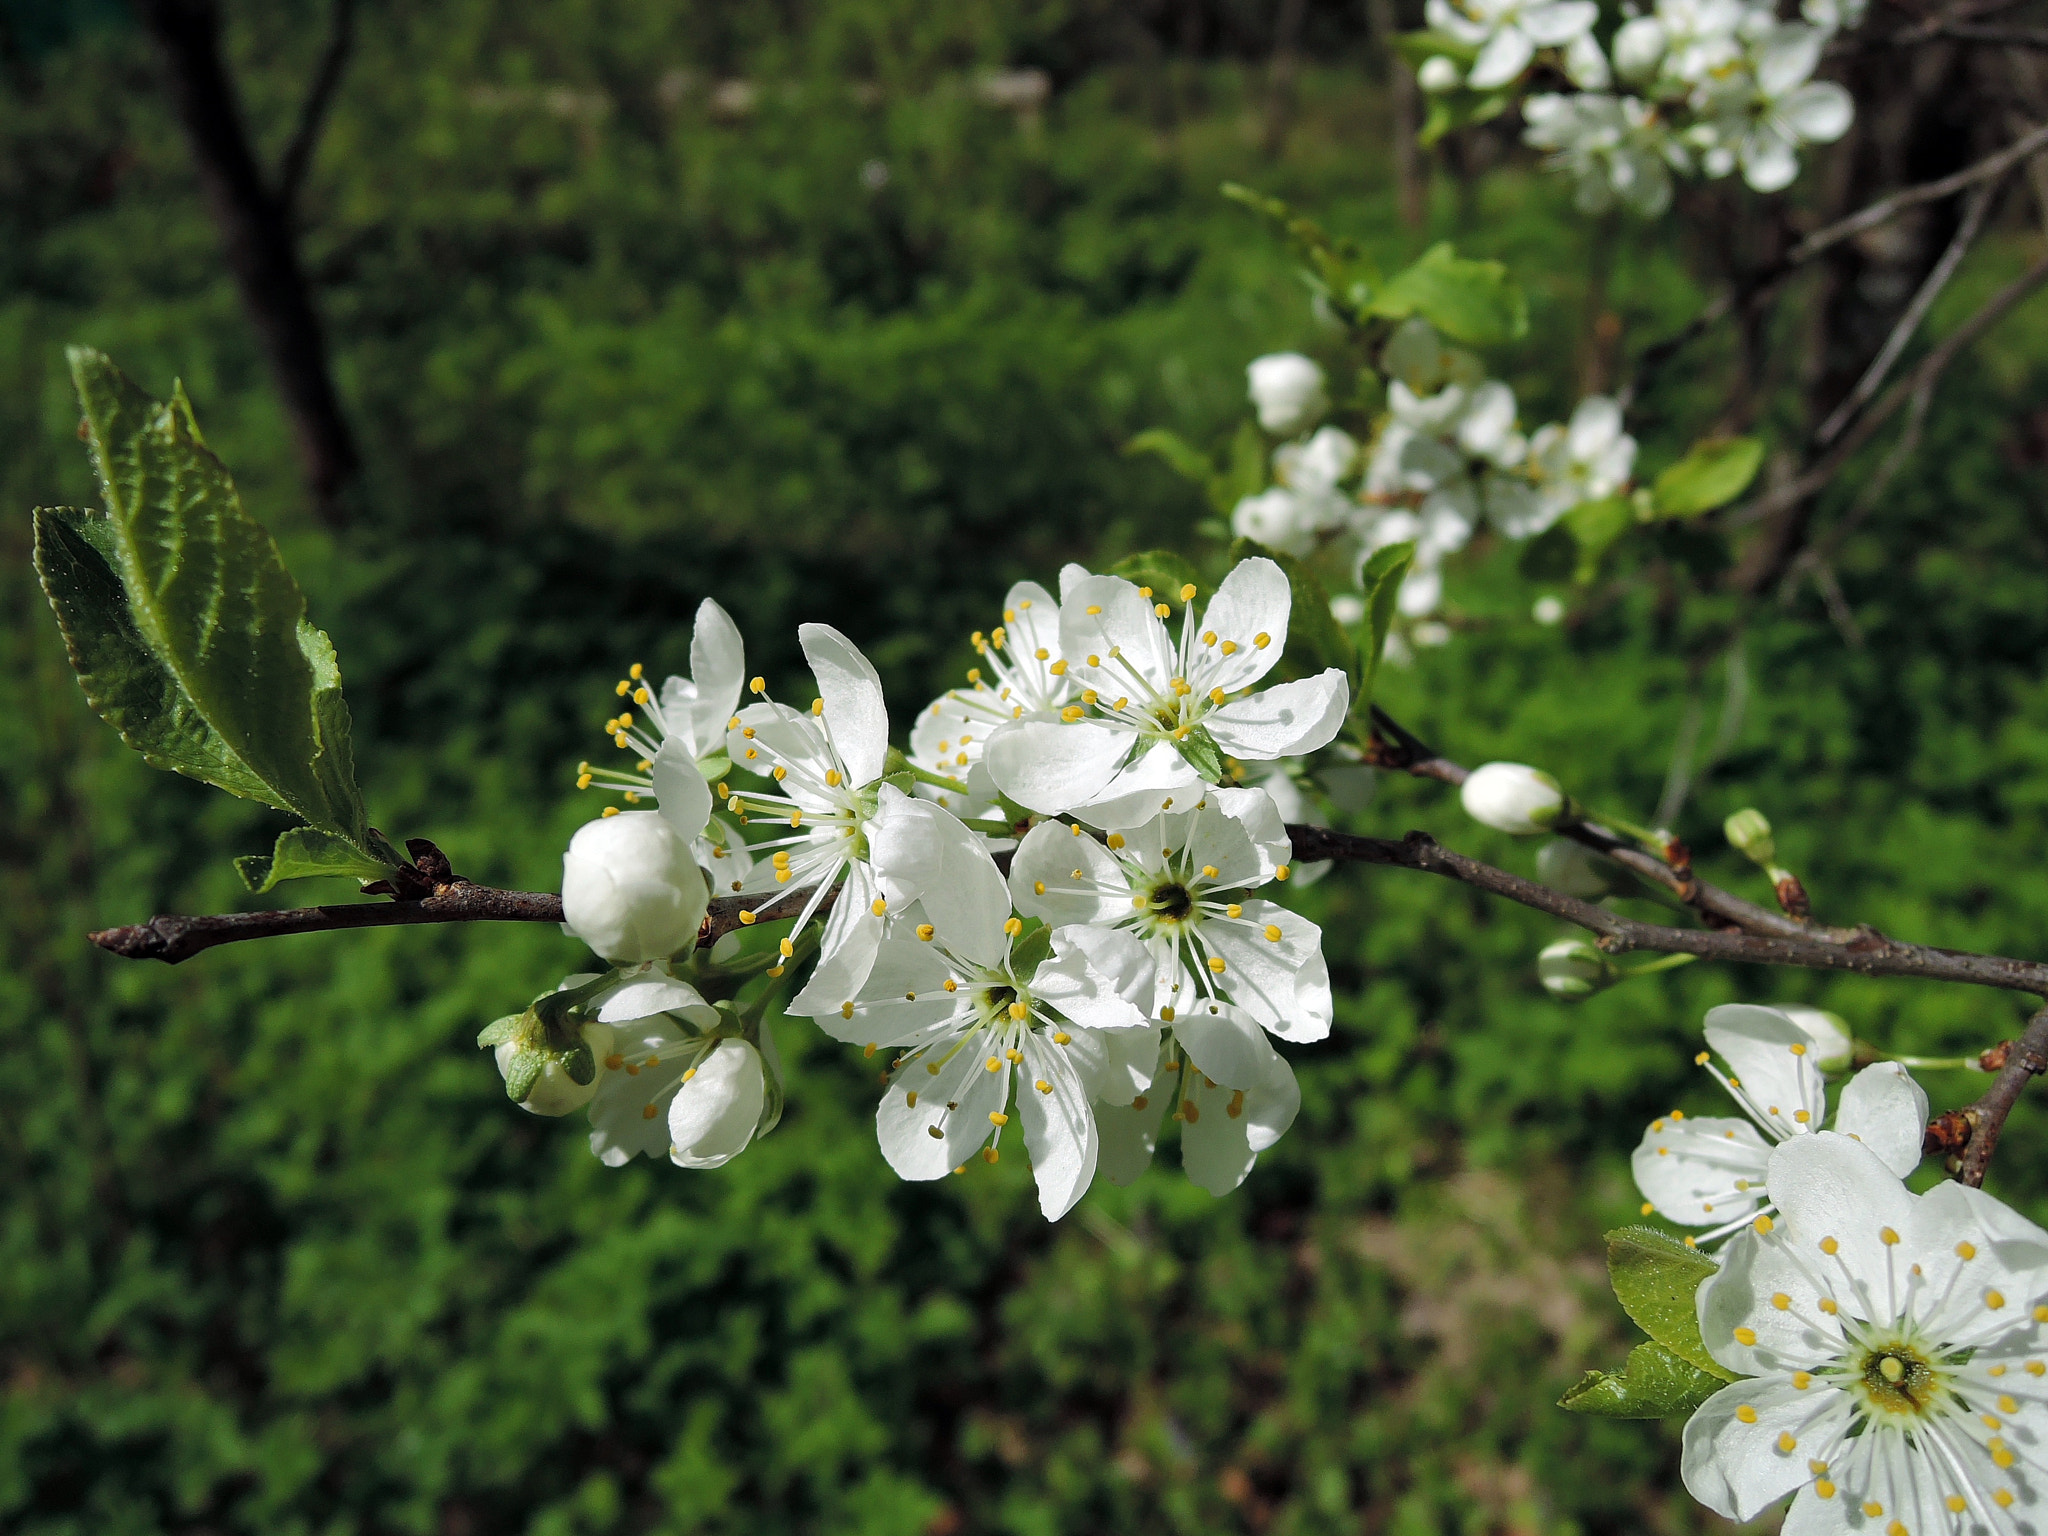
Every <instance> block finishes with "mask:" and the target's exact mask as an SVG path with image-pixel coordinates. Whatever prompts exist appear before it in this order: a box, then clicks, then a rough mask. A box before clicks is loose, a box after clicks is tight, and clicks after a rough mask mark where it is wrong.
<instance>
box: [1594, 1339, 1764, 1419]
mask: <svg viewBox="0 0 2048 1536" xmlns="http://www.w3.org/2000/svg"><path fill="white" fill-rule="evenodd" d="M1724 1385H1726V1383H1725V1382H1723V1381H1722V1380H1721V1378H1719V1377H1717V1376H1709V1375H1708V1374H1707V1373H1706V1372H1705V1371H1703V1370H1701V1369H1699V1368H1698V1367H1697V1366H1695V1365H1692V1364H1690V1363H1688V1362H1687V1361H1685V1360H1681V1359H1680V1358H1679V1357H1678V1356H1677V1355H1675V1354H1673V1353H1672V1352H1671V1351H1670V1350H1668V1349H1666V1348H1665V1347H1664V1346H1663V1345H1662V1344H1654V1343H1653V1344H1638V1345H1637V1346H1636V1347H1635V1348H1634V1349H1632V1350H1630V1351H1629V1352H1628V1364H1627V1366H1625V1367H1624V1368H1623V1369H1622V1370H1620V1371H1618V1372H1615V1373H1613V1374H1609V1373H1608V1372H1606V1371H1588V1372H1586V1374H1585V1375H1584V1376H1583V1377H1581V1378H1580V1379H1579V1383H1578V1385H1577V1386H1575V1387H1573V1388H1572V1389H1571V1390H1570V1391H1569V1392H1567V1393H1565V1395H1564V1396H1563V1397H1561V1398H1559V1399H1558V1400H1557V1406H1558V1407H1560V1408H1565V1409H1569V1410H1570V1411H1571V1412H1573V1413H1591V1414H1597V1415H1598V1416H1600V1417H1601V1418H1607V1419H1669V1418H1676V1417H1677V1416H1679V1415H1680V1414H1689V1413H1691V1412H1692V1411H1693V1410H1694V1409H1695V1408H1697V1407H1699V1405H1700V1404H1701V1403H1704V1402H1705V1401H1706V1400H1707V1399H1708V1398H1710V1397H1712V1396H1713V1395H1714V1394H1715V1393H1716V1392H1718V1391H1720V1390H1721V1388H1722V1387H1723V1386H1724Z"/></svg>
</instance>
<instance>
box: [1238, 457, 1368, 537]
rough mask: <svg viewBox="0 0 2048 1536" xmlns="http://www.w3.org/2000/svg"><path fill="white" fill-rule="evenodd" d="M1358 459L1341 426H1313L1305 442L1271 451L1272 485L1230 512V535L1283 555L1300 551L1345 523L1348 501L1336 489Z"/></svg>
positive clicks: (1347, 521)
mask: <svg viewBox="0 0 2048 1536" xmlns="http://www.w3.org/2000/svg"><path fill="white" fill-rule="evenodd" d="M1357 459H1358V441H1357V439H1355V438H1354V437H1352V435H1351V434H1350V433H1349V432H1346V431H1345V430H1344V429H1343V428H1341V427H1318V428H1317V429H1316V431H1315V433H1314V435H1313V436H1311V437H1310V438H1309V439H1308V440H1307V441H1306V442H1300V443H1282V444H1281V445H1280V446H1279V447H1278V448H1276V449H1274V450H1273V478H1274V481H1275V483H1274V484H1273V485H1271V486H1268V487H1267V488H1266V489H1265V490H1263V491H1261V492H1259V493H1258V494H1257V495H1255V496H1245V497H1243V498H1241V499H1240V500H1239V501H1238V503H1237V506H1236V507H1235V508H1233V509H1232V511H1231V514H1230V527H1231V531H1232V532H1233V533H1236V534H1239V535H1240V536H1242V537H1244V538H1248V539H1256V540H1257V541H1258V542H1259V543H1261V544H1263V545H1265V546H1266V547H1267V548H1269V549H1277V550H1279V551H1281V553H1283V554H1289V555H1297V556H1300V555H1306V554H1309V553H1310V552H1311V551H1313V550H1314V549H1315V547H1316V544H1317V543H1318V542H1319V541H1320V540H1321V539H1322V538H1323V537H1324V536H1325V535H1327V534H1329V533H1331V532H1333V531H1335V530H1337V529H1340V528H1343V527H1344V526H1346V525H1347V524H1348V523H1349V521H1350V517H1351V513H1352V511H1353V506H1352V503H1351V501H1350V500H1349V499H1348V498H1347V497H1346V496H1345V495H1344V494H1343V493H1342V492H1341V491H1340V490H1339V489H1338V485H1339V483H1340V482H1341V481H1342V480H1343V479H1344V478H1345V476H1347V475H1349V474H1350V473H1351V469H1352V466H1353V465H1354V464H1355V463H1356V462H1357Z"/></svg>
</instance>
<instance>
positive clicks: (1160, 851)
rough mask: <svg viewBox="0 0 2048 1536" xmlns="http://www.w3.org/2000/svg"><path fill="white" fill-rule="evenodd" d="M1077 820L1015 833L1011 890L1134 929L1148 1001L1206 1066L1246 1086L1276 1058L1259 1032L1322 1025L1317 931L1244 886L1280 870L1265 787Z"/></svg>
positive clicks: (1281, 835)
mask: <svg viewBox="0 0 2048 1536" xmlns="http://www.w3.org/2000/svg"><path fill="white" fill-rule="evenodd" d="M1078 831H1079V829H1078V828H1073V827H1067V826H1062V825H1061V824H1059V823H1057V822H1041V823H1040V824H1039V825H1038V826H1036V827H1033V828H1032V829H1031V830H1030V831H1029V832H1027V833H1026V834H1025V835H1024V840H1023V842H1021V843H1020V844H1018V846H1017V852H1016V856H1015V857H1014V859H1013V860H1012V861H1011V864H1010V895H1011V899H1012V900H1013V901H1015V903H1016V905H1017V910H1018V911H1019V912H1022V913H1024V914H1025V915H1027V916H1030V917H1037V918H1042V919H1043V920H1044V921H1045V922H1047V923H1049V924H1052V925H1054V926H1055V927H1063V926H1065V925H1069V924H1087V925H1094V926H1097V927H1106V928H1111V929H1115V930H1120V931H1122V932H1125V933H1128V934H1130V935H1132V936H1133V937H1134V938H1136V939H1137V940H1139V941H1140V942H1142V944H1143V945H1144V947H1145V949H1146V951H1147V952H1148V954H1149V955H1150V957H1151V963H1152V968H1153V982H1152V990H1151V993H1150V996H1149V997H1148V998H1147V1004H1148V1007H1147V1011H1148V1012H1149V1013H1150V1014H1151V1015H1152V1017H1153V1018H1155V1019H1158V1020H1159V1021H1160V1022H1161V1023H1162V1024H1167V1025H1171V1026H1172V1027H1173V1030H1174V1032H1175V1035H1176V1037H1177V1038H1179V1039H1180V1040H1181V1041H1182V1043H1183V1044H1184V1045H1185V1046H1186V1047H1187V1049H1188V1050H1189V1051H1190V1052H1191V1053H1192V1054H1193V1055H1194V1056H1195V1058H1196V1059H1197V1061H1198V1062H1199V1063H1200V1064H1201V1066H1202V1069H1203V1070H1204V1071H1205V1072H1207V1073H1208V1074H1209V1076H1211V1077H1213V1078H1215V1079H1217V1080H1218V1081H1219V1082H1223V1083H1226V1084H1229V1085H1230V1086H1232V1087H1235V1088H1247V1089H1249V1088H1252V1087H1255V1086H1257V1085H1258V1084H1259V1083H1261V1082H1263V1081H1265V1079H1266V1075H1267V1073H1268V1071H1269V1069H1270V1065H1271V1062H1272V1061H1273V1060H1275V1059H1277V1058H1275V1057H1274V1055H1273V1049H1272V1046H1271V1045H1270V1044H1269V1043H1268V1042H1267V1041H1266V1039H1265V1033H1271V1034H1273V1035H1275V1036H1277V1037H1279V1038H1280V1039H1282V1040H1291V1041H1297V1042H1307V1041H1313V1040H1320V1039H1322V1038H1324V1037H1325V1036H1326V1035H1328V1034H1329V1032H1330V1018H1331V1004H1330V972H1329V966H1328V965H1327V963H1326V962H1325V961H1324V959H1323V943H1322V941H1323V934H1322V930H1321V929H1320V928H1318V927H1317V926H1316V925H1315V924H1314V923H1312V922H1310V921H1309V920H1308V919H1307V918H1305V917H1302V916H1301V915H1299V914H1298V913H1295V912H1290V911H1288V910H1287V909H1286V908H1285V907H1281V906H1278V905H1276V904H1274V903H1273V902H1270V901H1264V900H1261V899H1259V898H1257V897H1255V896H1253V895H1252V894H1251V892H1252V891H1253V890H1255V889H1257V888H1258V887H1259V886H1261V885H1264V884H1265V883H1266V882H1267V881H1269V880H1273V879H1282V880H1284V879H1285V878H1286V877H1287V876H1288V875H1289V874H1290V873H1291V870H1290V869H1289V867H1288V864H1287V860H1288V857H1289V849H1288V841H1287V832H1286V828H1285V827H1283V826H1282V825H1281V822H1280V817H1279V815H1278V813H1277V811H1276V809H1275V807H1274V802H1273V799H1272V797H1271V796H1270V795H1268V794H1267V793H1266V792H1265V791H1264V790H1262V789H1239V790H1229V789H1212V790H1210V791H1208V792H1207V793H1206V794H1205V795H1204V796H1203V797H1202V799H1201V800H1199V801H1197V802H1196V803H1195V804H1194V805H1192V806H1191V807H1190V808H1189V809H1188V810H1187V811H1174V812H1167V813H1163V814H1161V815H1159V816H1155V817H1154V818H1153V819H1152V820H1151V821H1148V822H1146V823H1145V824H1144V825H1143V826H1141V827H1136V828H1133V829H1132V830H1131V831H1130V832H1129V833H1128V834H1125V833H1112V834H1110V836H1109V838H1108V841H1107V843H1106V844H1105V843H1098V842H1096V841H1095V839H1093V838H1091V837H1087V836H1085V835H1075V834H1076V833H1077V832H1078Z"/></svg>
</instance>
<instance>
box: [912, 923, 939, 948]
mask: <svg viewBox="0 0 2048 1536" xmlns="http://www.w3.org/2000/svg"><path fill="white" fill-rule="evenodd" d="M937 932H938V930H937V929H936V928H934V927H932V925H931V924H930V923H919V924H918V925H917V936H918V937H919V938H920V939H923V940H924V941H925V943H927V944H929V943H931V941H932V935H933V934H934V933H937Z"/></svg>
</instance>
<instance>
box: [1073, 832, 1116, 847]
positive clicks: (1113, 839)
mask: <svg viewBox="0 0 2048 1536" xmlns="http://www.w3.org/2000/svg"><path fill="white" fill-rule="evenodd" d="M1076 830H1079V829H1078V828H1077V829H1076ZM1108 842H1109V846H1110V847H1112V848H1121V847H1123V845H1124V835H1123V833H1121V832H1112V833H1110V834H1109V838H1108Z"/></svg>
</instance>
